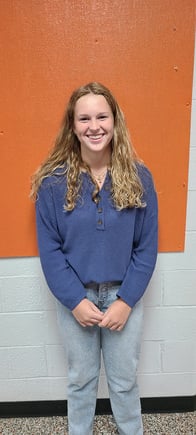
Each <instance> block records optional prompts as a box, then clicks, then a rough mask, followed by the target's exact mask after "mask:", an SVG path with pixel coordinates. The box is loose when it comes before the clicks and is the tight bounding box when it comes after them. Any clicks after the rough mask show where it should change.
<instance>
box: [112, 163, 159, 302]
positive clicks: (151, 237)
mask: <svg viewBox="0 0 196 435" xmlns="http://www.w3.org/2000/svg"><path fill="white" fill-rule="evenodd" d="M145 171H146V170H145ZM143 184H144V188H145V194H144V199H145V202H146V207H145V208H140V209H137V218H136V225H135V234H134V243H133V248H132V255H131V260H130V263H129V266H128V269H127V272H126V274H125V277H124V279H123V282H122V284H121V286H120V288H119V291H118V293H117V295H118V296H119V297H120V298H122V299H123V300H124V301H125V302H126V303H127V304H128V305H129V306H130V307H133V306H134V305H135V304H136V303H137V302H138V300H139V299H140V298H141V297H142V296H143V294H144V292H145V290H146V288H147V286H148V283H149V281H150V278H151V276H152V273H153V271H154V268H155V264H156V258H157V245H158V205H157V195H156V192H155V189H154V184H153V181H152V177H151V175H150V173H149V172H146V173H145V179H144V183H143Z"/></svg>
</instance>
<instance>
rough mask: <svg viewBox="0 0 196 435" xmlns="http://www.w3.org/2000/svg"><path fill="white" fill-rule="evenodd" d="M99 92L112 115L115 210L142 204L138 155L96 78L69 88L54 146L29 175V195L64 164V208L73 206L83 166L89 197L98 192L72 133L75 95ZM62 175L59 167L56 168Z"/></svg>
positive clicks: (109, 96) (119, 113)
mask: <svg viewBox="0 0 196 435" xmlns="http://www.w3.org/2000/svg"><path fill="white" fill-rule="evenodd" d="M88 94H94V95H103V96H104V97H105V99H106V101H107V103H108V104H109V106H110V108H111V111H112V113H113V117H114V135H113V138H112V144H111V148H112V154H111V164H110V175H111V197H112V200H113V203H114V205H115V207H116V208H117V209H118V210H122V209H124V208H132V207H144V206H145V204H144V203H143V201H142V196H143V186H142V183H141V180H140V178H139V175H138V170H137V167H138V164H140V160H139V159H138V157H137V155H136V152H135V150H134V148H133V146H132V144H131V141H130V138H129V133H128V130H127V127H126V123H125V119H124V115H123V112H122V111H121V109H120V107H119V105H118V103H117V101H116V100H115V98H114V97H113V95H112V94H111V92H110V91H109V89H107V88H106V87H105V86H104V85H102V84H101V83H97V82H92V83H88V84H87V85H85V86H81V87H80V88H78V89H77V90H75V91H74V92H73V94H72V95H71V97H70V100H69V102H68V105H67V109H66V112H65V115H64V118H63V121H62V125H61V128H60V131H59V133H58V135H57V138H56V141H55V143H54V147H53V149H52V151H51V153H50V155H49V156H48V157H47V159H46V160H45V161H44V162H43V164H42V165H41V166H40V167H39V168H38V170H37V171H36V172H35V174H34V175H33V177H32V185H31V197H32V198H34V199H36V198H37V193H38V190H39V187H40V185H41V183H42V181H43V179H44V178H46V177H48V176H50V175H52V174H53V173H54V172H55V175H58V171H57V169H60V168H64V171H63V174H64V175H65V176H66V180H67V194H66V198H65V205H64V207H65V209H66V210H67V211H71V210H73V209H74V207H75V205H76V202H77V199H78V198H79V195H80V189H81V183H82V181H81V180H82V178H81V176H80V175H81V168H83V169H85V170H86V171H87V172H88V173H89V175H90V177H91V179H92V181H93V183H94V186H95V188H94V192H93V199H95V198H96V195H97V194H98V191H99V187H98V185H97V183H96V181H95V179H94V178H93V176H92V174H91V170H90V167H89V166H88V165H87V164H86V163H85V162H83V161H82V157H81V152H80V142H79V140H78V138H77V137H76V135H75V133H74V111H75V105H76V102H77V100H78V99H79V98H81V97H83V96H84V95H88ZM60 174H61V175H62V170H61V171H60Z"/></svg>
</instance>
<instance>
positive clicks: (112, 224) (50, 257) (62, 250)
mask: <svg viewBox="0 0 196 435" xmlns="http://www.w3.org/2000/svg"><path fill="white" fill-rule="evenodd" d="M138 169H139V175H140V178H141V181H142V184H143V186H144V190H145V192H144V198H143V199H144V201H145V202H146V204H147V205H146V207H145V208H129V209H124V210H122V211H117V210H116V209H115V207H114V206H113V204H112V201H111V197H110V176H109V174H107V176H106V180H105V183H104V185H103V187H102V189H101V191H100V194H99V202H98V203H97V204H96V203H95V202H93V201H92V191H93V189H94V186H93V183H92V181H91V179H90V177H89V175H88V174H87V173H83V174H82V192H81V199H80V200H79V201H78V203H77V206H76V207H75V209H74V210H73V211H71V212H70V211H65V210H64V208H63V205H64V200H65V193H66V176H65V175H53V176H50V177H48V178H46V179H44V181H43V182H42V185H41V187H40V189H39V192H38V199H37V201H36V223H37V237H38V247H39V253H40V259H41V264H42V268H43V272H44V274H45V278H46V281H47V283H48V286H49V288H50V290H51V291H52V293H53V294H54V295H55V297H56V298H57V299H58V300H60V302H61V303H62V304H63V305H65V306H66V307H68V308H69V309H70V310H73V309H74V308H75V307H76V305H77V304H79V302H80V301H81V300H82V299H83V298H85V296H86V290H85V288H84V284H87V283H89V282H90V281H95V282H97V283H101V282H105V281H122V284H121V286H120V288H119V290H118V292H117V295H118V296H119V297H120V298H122V299H123V300H124V301H125V302H126V303H127V304H128V305H129V306H130V307H133V306H134V305H135V304H136V302H137V301H138V300H139V299H140V298H141V296H142V295H143V293H144V291H145V289H146V287H147V285H148V283H149V280H150V278H151V275H152V273H153V270H154V267H155V263H156V257H157V214H158V213H157V196H156V193H155V190H154V185H153V181H152V177H151V174H150V172H149V171H148V169H147V168H146V167H144V166H139V168H138Z"/></svg>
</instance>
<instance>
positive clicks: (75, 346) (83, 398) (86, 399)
mask: <svg viewBox="0 0 196 435" xmlns="http://www.w3.org/2000/svg"><path fill="white" fill-rule="evenodd" d="M117 290H118V289H117V288H114V287H112V288H109V289H108V288H107V286H105V287H103V286H102V285H100V286H99V290H98V291H95V290H91V289H88V290H86V292H87V298H88V299H89V300H91V301H92V302H93V303H94V304H96V305H97V306H98V307H99V309H100V310H101V311H103V312H104V311H105V310H107V308H108V307H109V306H110V305H111V304H112V302H113V301H115V300H116V299H117V296H116V293H117ZM57 319H58V324H59V328H60V331H61V334H62V337H63V344H64V347H65V351H66V356H67V371H68V373H67V374H68V390H67V396H68V423H69V434H70V435H92V434H93V420H94V414H95V407H96V397H97V390H98V380H99V373H100V365H101V351H102V355H103V361H104V366H105V372H106V377H107V382H108V390H109V396H110V402H111V407H112V412H113V415H114V418H115V421H116V424H117V427H118V431H119V434H120V435H142V434H143V428H142V417H141V406H140V398H139V391H138V385H137V379H136V374H137V366H138V360H139V353H140V343H141V334H142V325H143V306H142V301H141V300H140V301H139V302H138V303H137V304H136V305H135V307H134V308H133V309H132V311H131V314H130V316H129V318H128V321H127V323H126V325H125V327H124V328H123V329H122V330H121V331H110V330H109V329H107V328H100V327H99V326H97V325H95V326H91V327H86V328H83V327H82V326H81V325H80V324H79V323H78V322H77V321H76V319H75V318H74V316H73V315H72V313H71V312H70V311H69V310H68V309H67V308H65V307H64V306H63V305H62V304H60V303H59V302H58V303H57Z"/></svg>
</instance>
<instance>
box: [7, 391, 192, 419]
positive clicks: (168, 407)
mask: <svg viewBox="0 0 196 435" xmlns="http://www.w3.org/2000/svg"><path fill="white" fill-rule="evenodd" d="M141 406H142V413H144V414H145V413H149V414H153V413H163V412H165V413H172V412H193V411H195V410H196V396H183V397H151V398H142V399H141ZM111 413H112V411H111V406H110V401H109V399H97V406H96V415H103V414H106V415H107V414H111ZM66 415H67V401H66V400H49V401H45V400H44V401H33V402H28V401H26V402H0V418H14V417H15V418H17V417H52V416H66Z"/></svg>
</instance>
